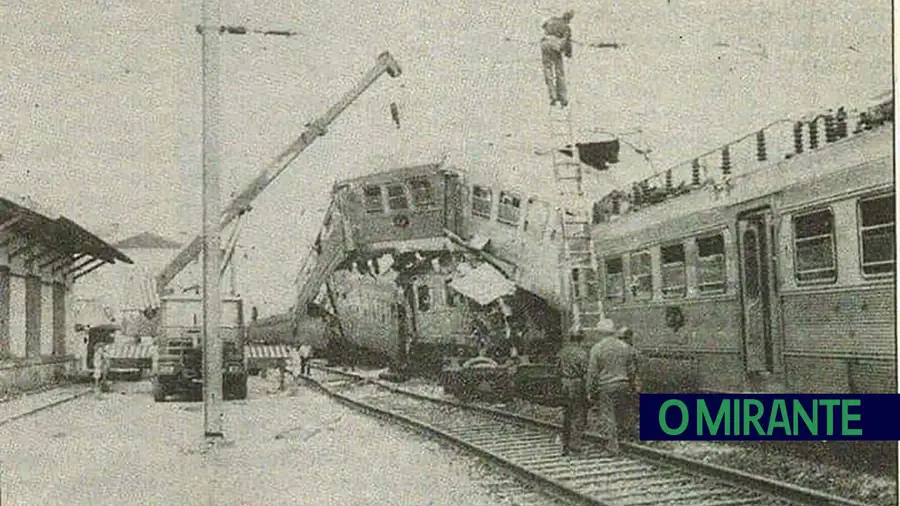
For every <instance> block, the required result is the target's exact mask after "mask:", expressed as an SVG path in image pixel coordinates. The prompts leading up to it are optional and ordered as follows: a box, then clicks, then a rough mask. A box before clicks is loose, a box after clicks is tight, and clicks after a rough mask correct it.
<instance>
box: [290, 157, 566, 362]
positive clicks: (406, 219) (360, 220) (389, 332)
mask: <svg viewBox="0 0 900 506" xmlns="http://www.w3.org/2000/svg"><path fill="white" fill-rule="evenodd" d="M465 184H466V179H465V176H464V174H462V173H461V172H459V171H457V170H453V169H451V168H447V167H443V166H439V165H423V166H416V167H407V168H403V169H395V170H391V171H387V172H383V173H380V174H374V175H370V176H366V177H363V178H357V179H354V180H350V181H345V182H342V183H339V184H338V185H336V187H335V191H334V200H333V202H334V205H333V207H332V208H331V210H330V211H329V213H328V215H327V217H326V221H325V223H326V226H325V227H324V228H323V231H322V234H321V235H320V237H319V240H318V241H317V246H316V248H317V251H316V252H315V254H313V255H311V260H310V261H309V262H308V263H307V266H306V269H305V273H304V274H303V275H302V277H304V278H305V279H306V280H307V282H306V285H305V286H304V287H303V288H302V289H301V301H303V300H304V299H305V300H307V301H309V300H310V299H312V301H314V302H319V304H318V305H319V306H321V307H323V308H325V310H324V311H323V312H320V314H321V313H324V314H326V315H327V316H326V318H328V319H329V320H330V321H332V322H333V323H334V325H333V326H332V327H333V328H334V330H335V331H334V332H333V333H332V342H333V343H335V346H334V348H335V349H337V350H338V352H339V353H342V354H344V355H347V356H358V352H365V353H367V354H369V355H375V356H376V357H377V358H381V359H384V360H386V361H388V362H390V363H392V364H393V365H394V366H395V367H397V368H401V369H409V368H413V369H416V370H417V371H418V372H422V371H428V370H432V371H433V370H439V369H440V367H441V364H442V362H443V361H444V360H446V359H447V358H448V357H463V358H466V357H469V356H470V355H472V354H473V353H474V350H475V348H477V347H478V345H479V343H480V344H481V345H482V347H483V348H488V349H489V350H490V352H491V354H495V355H497V354H503V353H508V352H509V348H510V347H511V346H513V342H514V341H518V342H517V343H516V345H517V348H518V349H519V350H522V351H523V352H527V351H528V350H529V349H530V347H533V346H531V345H532V344H533V343H534V342H536V341H541V340H542V338H543V335H545V334H547V333H548V331H547V330H544V329H545V328H546V327H547V325H546V324H545V323H542V322H540V321H533V320H535V318H534V317H535V316H538V317H539V316H540V315H542V314H545V313H546V311H543V309H544V308H543V307H538V308H537V309H535V304H540V303H541V302H542V301H540V300H538V301H534V300H529V297H528V295H527V294H525V293H521V291H518V290H517V289H516V286H515V285H514V284H513V283H512V282H511V281H510V280H509V279H508V278H507V275H508V274H509V269H510V268H513V267H514V265H513V264H510V263H508V262H503V261H501V260H499V259H497V258H494V257H493V256H492V255H491V254H490V253H489V252H488V251H486V247H485V246H486V245H485V244H479V242H480V239H479V238H478V237H473V234H471V233H470V231H469V230H468V227H467V224H468V222H469V216H468V214H467V209H466V206H465V205H464V203H465V202H466V201H467V200H468V199H467V194H468V191H467V188H466V187H465ZM463 238H467V239H468V240H466V239H463ZM329 255H340V256H341V260H340V261H338V262H335V263H334V267H333V269H332V272H331V273H330V274H328V275H325V273H326V272H327V269H322V268H321V266H322V264H325V263H327V259H328V258H329ZM317 268H318V269H322V270H321V271H319V274H318V275H319V278H318V279H315V281H312V282H311V281H310V279H313V278H314V277H315V275H316V274H317V272H316V269H317ZM319 283H321V288H319V287H318V285H319ZM316 288H319V293H317V294H316V295H317V296H315V297H314V296H313V293H314V292H315V291H316ZM517 316H521V317H522V318H518V317H517ZM523 318H524V319H525V321H522V322H520V323H519V325H515V324H514V323H513V322H516V321H519V320H522V319H523ZM529 318H530V319H529ZM538 320H539V318H538ZM536 330H537V331H538V335H535V331H536ZM504 348H505V350H504Z"/></svg>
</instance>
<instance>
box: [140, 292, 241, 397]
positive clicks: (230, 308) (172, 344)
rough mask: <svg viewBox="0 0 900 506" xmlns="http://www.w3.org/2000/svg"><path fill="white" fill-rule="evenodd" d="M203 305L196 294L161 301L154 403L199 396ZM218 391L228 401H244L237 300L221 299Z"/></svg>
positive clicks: (154, 362)
mask: <svg viewBox="0 0 900 506" xmlns="http://www.w3.org/2000/svg"><path fill="white" fill-rule="evenodd" d="M202 308H203V300H202V298H201V297H199V296H196V295H178V296H174V295H171V296H165V297H162V298H161V299H160V310H159V318H160V326H159V335H158V336H157V337H156V353H155V356H154V357H153V366H152V377H153V380H152V383H153V398H154V400H156V401H157V402H161V401H163V400H165V399H166V397H168V396H169V395H172V394H178V393H181V394H184V393H187V394H193V395H195V396H196V395H197V394H202V388H203V343H202V339H201V329H202V325H203V321H202V316H201V315H202ZM219 328H220V330H219V332H220V334H219V335H220V336H221V339H222V355H223V357H222V358H223V368H222V374H223V376H222V389H223V396H224V398H225V399H226V400H229V399H245V398H246V397H247V368H246V363H245V360H244V308H243V301H242V300H241V299H240V298H238V297H228V296H223V297H222V315H221V320H220V327H219Z"/></svg>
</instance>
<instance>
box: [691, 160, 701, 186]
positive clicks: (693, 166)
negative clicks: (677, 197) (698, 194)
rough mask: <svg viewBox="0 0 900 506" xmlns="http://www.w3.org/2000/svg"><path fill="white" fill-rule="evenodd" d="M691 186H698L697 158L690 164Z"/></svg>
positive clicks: (698, 166) (698, 165) (698, 161)
mask: <svg viewBox="0 0 900 506" xmlns="http://www.w3.org/2000/svg"><path fill="white" fill-rule="evenodd" d="M691 184H692V185H694V186H700V160H699V159H697V158H694V160H693V161H692V162H691Z"/></svg>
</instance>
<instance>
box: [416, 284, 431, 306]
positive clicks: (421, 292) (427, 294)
mask: <svg viewBox="0 0 900 506" xmlns="http://www.w3.org/2000/svg"><path fill="white" fill-rule="evenodd" d="M416 297H417V302H418V307H419V311H420V312H422V313H424V312H426V311H428V310H429V309H431V288H430V287H429V286H428V285H419V286H417V287H416Z"/></svg>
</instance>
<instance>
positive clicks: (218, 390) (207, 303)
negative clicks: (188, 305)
mask: <svg viewBox="0 0 900 506" xmlns="http://www.w3.org/2000/svg"><path fill="white" fill-rule="evenodd" d="M219 17H220V7H219V0H203V14H202V18H203V19H202V21H201V25H200V34H201V36H202V38H203V291H202V293H203V310H202V314H203V334H202V337H203V428H204V434H205V437H206V438H207V439H221V438H223V437H224V430H223V426H224V418H225V413H224V406H223V405H222V339H221V335H220V334H219V329H220V323H219V320H220V319H221V315H222V300H221V290H220V287H219V284H220V281H219V263H220V261H219V255H220V251H219V247H220V238H219V220H220V217H219V216H220V207H221V203H220V202H219V173H220V171H221V167H222V153H221V145H220V139H219V135H220V133H221V129H220V123H221V111H222V107H221V94H220V86H219V85H220V83H219V67H220V65H221V61H222V58H221V44H222V41H221V38H222V32H221V30H219V27H220V25H221V22H220V19H219Z"/></svg>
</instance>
